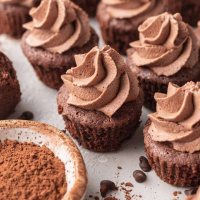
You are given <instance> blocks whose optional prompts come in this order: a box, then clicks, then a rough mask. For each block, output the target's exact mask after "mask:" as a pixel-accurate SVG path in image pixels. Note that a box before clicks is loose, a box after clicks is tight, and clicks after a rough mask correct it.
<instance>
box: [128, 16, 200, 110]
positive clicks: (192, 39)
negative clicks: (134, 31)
mask: <svg viewBox="0 0 200 200" xmlns="http://www.w3.org/2000/svg"><path fill="white" fill-rule="evenodd" d="M138 30H139V34H140V39H139V40H138V41H135V42H132V43H131V44H130V46H131V47H132V48H130V49H129V50H128V52H127V53H128V61H127V62H128V65H129V66H131V67H132V68H134V70H135V71H136V72H137V76H138V79H139V82H140V85H141V87H142V88H143V90H144V96H145V103H144V104H145V106H146V107H147V108H150V109H152V110H155V100H154V94H155V92H163V93H166V92H167V87H168V84H169V82H172V83H175V84H177V85H179V86H182V85H184V84H185V83H187V82H189V81H198V80H200V62H199V47H198V43H197V38H196V36H195V34H194V32H193V30H192V28H191V27H190V26H188V25H187V24H186V23H184V22H183V21H182V17H181V16H180V14H175V15H172V14H169V13H163V14H161V15H158V16H154V17H151V18H149V19H147V20H146V21H145V22H144V23H143V24H142V25H140V27H139V28H138Z"/></svg>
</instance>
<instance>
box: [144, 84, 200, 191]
mask: <svg viewBox="0 0 200 200" xmlns="http://www.w3.org/2000/svg"><path fill="white" fill-rule="evenodd" d="M155 99H156V102H157V108H156V112H155V113H153V114H150V115H149V121H148V122H147V124H146V127H145V128H144V143H145V149H146V154H147V156H148V160H149V163H150V165H151V167H152V168H153V169H154V170H155V172H156V173H157V175H158V176H159V177H160V178H161V179H162V180H163V181H165V182H167V183H169V184H172V185H176V186H183V187H189V186H198V185H199V184H200V124H199V121H200V101H199V99H200V82H197V83H194V82H188V83H187V84H185V85H184V86H182V87H179V86H177V85H174V84H171V83H170V84H169V86H168V91H167V94H163V93H156V94H155Z"/></svg>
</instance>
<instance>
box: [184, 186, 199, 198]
mask: <svg viewBox="0 0 200 200" xmlns="http://www.w3.org/2000/svg"><path fill="white" fill-rule="evenodd" d="M197 189H198V188H197V187H195V188H190V189H189V190H185V191H184V193H185V195H187V196H190V195H193V194H196V192H197Z"/></svg>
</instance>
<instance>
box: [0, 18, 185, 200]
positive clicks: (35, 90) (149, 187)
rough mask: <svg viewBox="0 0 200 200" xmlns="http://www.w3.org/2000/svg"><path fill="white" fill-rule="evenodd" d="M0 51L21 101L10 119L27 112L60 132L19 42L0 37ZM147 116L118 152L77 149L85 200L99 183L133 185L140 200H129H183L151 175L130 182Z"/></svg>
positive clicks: (50, 97)
mask: <svg viewBox="0 0 200 200" xmlns="http://www.w3.org/2000/svg"><path fill="white" fill-rule="evenodd" d="M91 24H92V25H93V26H94V27H95V29H96V30H97V32H98V33H99V29H98V26H97V24H96V22H95V21H91ZM101 45H102V42H101ZM0 50H1V51H3V52H4V53H5V54H7V55H8V56H9V58H10V59H11V60H12V62H13V65H14V67H15V68H16V70H17V75H18V79H19V81H20V85H21V91H22V101H21V102H20V104H19V105H18V106H17V108H16V112H15V113H14V114H13V115H12V116H11V118H16V117H18V116H19V115H20V114H21V113H22V112H23V111H26V110H28V111H32V112H33V113H34V116H35V118H34V119H35V120H36V121H41V122H46V123H49V124H51V125H54V126H56V127H57V128H59V129H63V128H64V123H63V120H62V118H61V117H60V116H59V115H58V113H57V104H56V95H57V91H55V90H52V89H50V88H48V87H46V86H45V85H44V84H43V83H42V82H40V81H39V80H38V78H37V77H36V75H35V73H34V71H33V69H32V67H31V66H30V64H29V63H28V61H27V59H26V58H25V57H24V56H23V54H22V51H21V48H20V42H19V41H16V40H12V39H9V38H7V37H5V36H0ZM147 114H148V111H147V110H146V109H143V115H142V123H141V126H140V128H139V129H138V131H137V133H136V135H135V136H134V137H133V138H132V139H130V140H129V141H127V142H125V143H124V144H123V146H122V148H121V150H120V151H118V152H115V153H107V154H99V153H92V152H89V151H87V150H85V149H83V148H80V150H81V152H82V155H83V157H84V160H85V163H86V166H87V169H88V177H89V184H88V192H87V195H86V199H90V198H89V197H88V196H89V195H94V196H98V194H97V192H98V191H99V183H100V181H101V180H104V179H109V180H113V181H114V182H116V183H118V184H120V183H121V182H131V183H133V185H134V188H133V191H132V194H133V195H142V197H141V198H139V197H134V198H132V199H133V200H139V199H140V200H184V195H178V197H174V195H173V192H174V191H182V194H183V191H184V189H181V188H175V187H172V186H170V185H168V184H166V183H163V182H162V181H161V180H160V179H159V178H158V177H157V176H156V175H155V173H154V172H153V171H152V172H150V173H148V174H147V177H148V179H147V181H146V182H145V183H143V184H138V183H136V182H135V181H134V179H133V176H132V173H133V171H134V170H136V169H139V166H138V163H139V161H138V159H139V157H140V156H141V155H144V147H143V138H142V127H143V125H144V123H145V121H146V118H147ZM118 166H121V167H122V170H119V169H117V167H118ZM117 174H118V175H117ZM116 197H119V199H120V200H123V199H124V200H125V197H124V192H122V191H121V192H120V191H119V192H117V194H116Z"/></svg>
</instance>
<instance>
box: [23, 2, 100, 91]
mask: <svg viewBox="0 0 200 200" xmlns="http://www.w3.org/2000/svg"><path fill="white" fill-rule="evenodd" d="M58 8H62V10H63V11H64V13H63V12H61V11H60V9H58ZM43 12H45V15H41V13H43ZM30 15H31V16H32V18H33V21H32V22H30V23H27V24H25V25H24V27H25V28H26V29H27V32H26V33H25V34H24V35H23V37H22V42H21V46H22V50H23V52H24V54H25V56H26V57H27V58H28V60H29V61H30V63H31V65H32V66H33V68H34V70H35V72H36V74H37V75H38V77H39V79H40V80H41V81H43V82H44V83H45V84H46V85H47V86H49V87H51V88H54V89H59V88H60V86H61V85H62V80H61V75H62V74H64V73H65V72H66V71H67V70H68V69H70V68H71V67H74V66H75V60H74V55H75V54H84V53H86V52H87V51H89V50H90V49H91V48H93V47H94V46H96V45H98V41H99V38H98V36H97V34H96V33H95V31H94V30H93V29H92V28H91V27H90V25H89V19H88V16H87V14H86V13H85V12H84V11H83V10H82V9H81V8H79V7H78V6H77V5H75V4H74V3H72V2H70V1H64V0H61V1H48V0H44V1H42V2H41V3H40V5H39V6H38V7H37V8H33V9H32V10H31V11H30ZM40 16H42V17H40ZM36 19H37V20H36Z"/></svg>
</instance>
